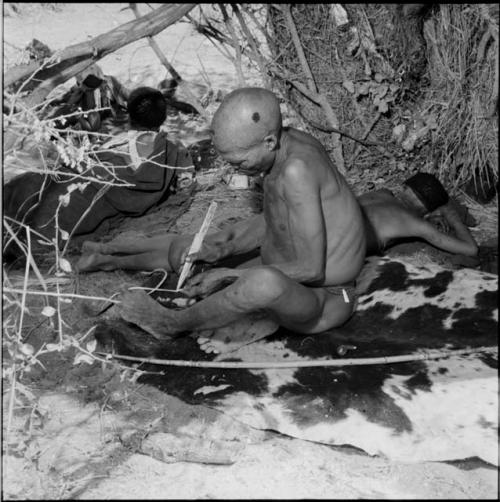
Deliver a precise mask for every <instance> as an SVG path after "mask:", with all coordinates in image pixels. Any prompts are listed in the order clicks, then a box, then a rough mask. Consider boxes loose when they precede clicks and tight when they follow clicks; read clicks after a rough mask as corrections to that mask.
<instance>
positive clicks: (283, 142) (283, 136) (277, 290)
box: [118, 88, 366, 344]
mask: <svg viewBox="0 0 500 502" xmlns="http://www.w3.org/2000/svg"><path fill="white" fill-rule="evenodd" d="M212 130H213V141H214V145H215V147H216V149H217V151H218V152H219V154H220V155H221V157H222V158H224V159H225V160H226V161H228V162H229V163H230V164H233V165H234V166H235V167H236V169H237V170H238V171H240V172H242V173H243V174H249V175H257V174H262V175H263V176H265V180H264V204H263V213H262V214H261V215H259V216H257V217H255V218H253V219H251V220H249V221H248V222H246V223H245V224H243V225H238V227H237V228H236V229H235V231H236V232H237V234H238V238H234V239H232V240H231V245H230V246H227V247H226V248H225V251H226V252H227V255H228V256H229V255H230V254H240V253H244V252H247V251H251V250H254V249H257V248H258V249H260V255H259V261H260V264H254V265H253V266H250V267H249V268H246V269H229V268H217V269H212V270H209V271H207V272H203V273H201V274H198V275H197V276H195V277H194V278H193V279H192V280H190V282H189V283H188V284H187V286H186V287H185V292H186V293H187V295H188V296H204V297H205V298H204V299H203V300H201V301H199V302H197V303H195V304H194V305H193V306H191V307H188V308H186V309H184V310H179V311H173V310H169V309H166V308H164V307H162V306H161V305H160V304H158V303H156V302H155V301H154V300H152V299H151V298H150V297H149V296H148V295H147V294H145V293H130V292H129V293H125V294H124V295H123V296H122V299H121V304H119V305H118V308H119V312H120V315H121V316H122V317H123V318H124V319H125V320H127V321H129V322H131V323H134V324H136V325H138V326H140V327H141V328H143V329H144V330H146V331H147V332H149V333H150V334H152V335H153V336H155V337H158V338H160V339H165V338H169V337H171V336H179V335H180V334H182V333H184V332H186V331H189V330H197V331H199V330H212V329H215V330H217V328H222V327H224V326H227V325H228V324H230V323H233V322H235V321H239V320H240V319H242V318H245V317H247V316H249V315H250V316H252V315H253V316H258V317H261V318H266V319H270V320H271V321H272V322H273V323H274V325H275V326H277V325H282V326H285V327H287V328H290V329H292V330H293V331H295V332H299V333H309V334H314V333H319V332H322V331H324V330H326V329H329V328H332V327H335V326H339V325H341V324H343V323H344V322H346V321H347V320H348V319H349V317H350V316H351V315H352V313H353V310H354V305H355V283H354V281H355V279H356V277H357V276H358V274H359V272H360V270H361V268H362V266H363V262H364V259H365V253H366V238H365V232H364V222H363V215H362V212H361V209H360V206H359V204H358V202H357V201H356V198H355V197H354V195H353V193H352V191H351V189H350V188H349V186H348V185H347V182H346V180H345V179H344V177H343V176H342V175H341V174H340V173H339V172H338V170H337V168H336V166H335V165H334V164H333V162H332V161H331V160H330V158H329V157H328V154H327V153H326V151H325V149H324V148H323V146H322V145H321V144H320V143H319V142H318V141H317V140H316V139H315V138H313V137H312V136H311V135H309V134H306V133H304V132H301V131H298V130H296V129H293V128H288V127H283V126H282V119H281V112H280V107H279V102H278V99H277V98H276V96H275V95H274V94H273V93H272V92H270V91H267V90H265V89H261V88H244V89H238V90H236V91H233V92H232V93H230V94H228V95H227V96H226V98H225V99H224V100H223V102H222V104H221V106H220V107H219V109H218V110H217V112H216V114H215V116H214V118H213V121H212ZM212 243H213V244H214V245H216V244H217V242H216V241H214V240H213V239H212ZM204 249H206V248H203V249H202V251H201V252H200V254H198V256H197V257H196V258H197V259H198V260H202V261H203V260H205V256H204ZM219 258H223V256H220V257H219ZM229 281H233V283H232V284H230V285H229V286H227V287H225V288H224V289H222V290H220V291H216V290H217V289H218V288H220V287H221V285H225V284H227V283H228V282H229ZM214 291H216V292H214ZM210 293H213V294H210ZM274 329H276V328H274ZM222 331H223V330H222ZM267 334H269V332H267V333H266V332H259V333H256V334H255V337H262V336H265V335H267ZM255 339H257V338H255ZM234 342H235V343H236V341H234ZM238 343H240V344H244V343H248V340H239V341H238Z"/></svg>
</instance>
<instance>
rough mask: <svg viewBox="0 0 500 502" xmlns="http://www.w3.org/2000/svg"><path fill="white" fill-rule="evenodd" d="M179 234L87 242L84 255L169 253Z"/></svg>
mask: <svg viewBox="0 0 500 502" xmlns="http://www.w3.org/2000/svg"><path fill="white" fill-rule="evenodd" d="M175 238H179V235H177V234H163V235H157V236H155V237H144V236H141V235H130V234H128V235H119V236H118V237H116V239H113V240H112V241H110V242H105V243H104V242H93V241H85V242H84V243H83V244H82V253H83V254H91V253H98V254H103V255H110V254H115V253H124V254H138V253H145V252H148V251H155V250H157V251H161V250H163V251H165V250H166V251H167V252H168V249H169V247H170V245H171V243H172V241H173V240H174V239H175Z"/></svg>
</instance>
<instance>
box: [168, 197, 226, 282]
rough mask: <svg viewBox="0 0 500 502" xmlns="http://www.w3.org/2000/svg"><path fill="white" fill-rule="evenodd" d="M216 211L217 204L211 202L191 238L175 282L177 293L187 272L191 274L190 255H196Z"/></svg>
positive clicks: (191, 263)
mask: <svg viewBox="0 0 500 502" xmlns="http://www.w3.org/2000/svg"><path fill="white" fill-rule="evenodd" d="M216 209H217V202H215V201H212V203H211V204H210V207H209V208H208V211H207V214H206V216H205V219H204V220H203V223H202V224H201V228H200V230H199V231H198V233H197V234H195V236H194V237H193V242H192V243H191V247H190V248H189V252H188V255H187V258H186V261H185V262H184V265H183V266H182V270H181V273H180V275H179V280H178V282H177V291H179V290H180V289H181V287H182V285H183V284H184V281H185V280H186V279H187V277H188V275H189V272H191V267H192V265H193V262H192V258H190V257H189V256H190V255H193V254H194V253H197V252H198V251H199V250H200V249H201V246H202V244H203V239H204V238H205V235H206V234H207V232H208V228H209V227H210V223H211V222H212V220H213V217H214V215H215V210H216Z"/></svg>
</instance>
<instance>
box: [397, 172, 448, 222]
mask: <svg viewBox="0 0 500 502" xmlns="http://www.w3.org/2000/svg"><path fill="white" fill-rule="evenodd" d="M404 183H405V185H407V186H409V187H410V188H411V189H412V190H413V192H414V193H415V195H416V196H417V197H418V198H419V199H420V201H421V202H422V204H423V205H424V206H425V207H426V208H427V211H428V212H429V213H432V212H433V211H434V210H436V209H437V208H438V207H441V206H444V205H445V204H446V203H447V202H448V193H447V192H446V189H445V188H444V186H443V185H442V184H441V182H440V181H439V180H438V179H437V178H436V177H435V176H434V175H433V174H429V173H417V174H415V176H412V177H411V178H408V179H407V180H406V181H405V182H404Z"/></svg>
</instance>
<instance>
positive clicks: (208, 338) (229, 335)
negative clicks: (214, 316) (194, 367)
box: [197, 315, 279, 354]
mask: <svg viewBox="0 0 500 502" xmlns="http://www.w3.org/2000/svg"><path fill="white" fill-rule="evenodd" d="M278 327H279V325H278V323H277V322H275V321H273V320H271V319H269V318H267V317H255V316H251V315H249V316H246V317H244V318H242V319H238V320H237V321H235V322H233V323H231V324H228V325H227V326H223V327H221V328H217V329H213V330H204V331H200V332H199V334H200V335H201V336H199V337H198V339H197V341H198V343H199V345H200V349H201V350H203V351H204V352H207V353H208V354H210V353H213V354H223V353H227V352H233V351H235V350H238V349H239V348H240V347H243V346H244V345H248V344H249V343H253V342H256V341H257V340H261V339H262V338H265V337H266V336H269V335H272V334H273V333H274V332H275V331H276V330H277V329H278Z"/></svg>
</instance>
